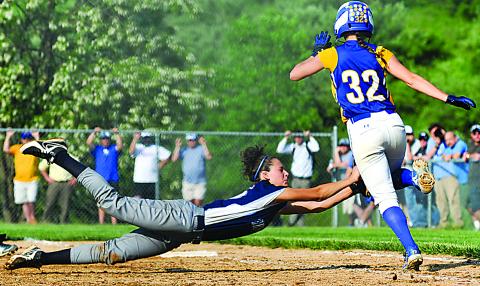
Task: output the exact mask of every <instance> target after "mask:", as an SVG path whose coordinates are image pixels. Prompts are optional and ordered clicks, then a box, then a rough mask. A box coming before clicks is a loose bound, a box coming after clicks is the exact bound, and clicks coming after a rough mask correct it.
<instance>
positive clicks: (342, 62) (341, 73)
mask: <svg viewBox="0 0 480 286" xmlns="http://www.w3.org/2000/svg"><path fill="white" fill-rule="evenodd" d="M366 44H367V45H368V46H370V47H371V48H372V49H373V50H374V51H376V53H377V54H379V55H380V56H381V58H382V59H383V61H382V60H381V59H380V58H377V57H376V56H375V55H374V54H373V53H371V52H369V51H368V50H367V49H365V48H363V47H361V46H359V45H358V42H357V41H355V40H349V41H346V42H345V43H344V44H342V45H340V46H338V47H332V48H329V49H326V50H324V51H322V52H320V53H318V55H317V58H318V59H319V60H320V61H321V62H322V64H323V66H324V67H325V68H326V69H328V70H329V71H330V77H331V81H332V93H333V97H334V98H335V101H336V102H337V103H338V104H339V105H340V109H341V115H342V120H343V122H346V121H347V120H348V119H349V118H352V117H355V116H358V115H361V114H368V113H372V112H379V111H384V110H386V111H391V112H394V111H395V105H394V103H393V100H392V97H391V95H390V93H389V91H388V89H387V83H386V75H387V74H386V70H385V69H384V67H385V63H388V61H389V60H390V58H391V57H392V56H393V54H392V52H390V51H389V50H387V49H385V48H383V47H381V46H376V45H373V44H369V43H366Z"/></svg>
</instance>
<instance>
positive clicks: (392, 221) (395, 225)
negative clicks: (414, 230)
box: [382, 207, 419, 251]
mask: <svg viewBox="0 0 480 286" xmlns="http://www.w3.org/2000/svg"><path fill="white" fill-rule="evenodd" d="M382 216H383V219H384V220H385V222H386V223H387V224H388V226H389V227H390V228H391V229H392V230H393V232H394V233H395V235H397V237H398V239H399V240H400V242H401V243H402V245H403V247H404V248H405V250H407V251H409V250H412V249H415V250H419V249H418V246H417V244H416V243H415V241H413V237H412V235H411V234H410V230H409V229H408V225H407V218H406V217H405V214H404V213H403V211H402V209H401V208H400V207H390V208H388V209H386V210H385V211H384V212H383V214H382Z"/></svg>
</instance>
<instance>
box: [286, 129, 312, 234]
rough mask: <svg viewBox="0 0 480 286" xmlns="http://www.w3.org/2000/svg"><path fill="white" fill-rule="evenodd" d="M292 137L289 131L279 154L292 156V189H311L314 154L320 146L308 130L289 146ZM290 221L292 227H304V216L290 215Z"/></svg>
mask: <svg viewBox="0 0 480 286" xmlns="http://www.w3.org/2000/svg"><path fill="white" fill-rule="evenodd" d="M290 135H292V132H291V131H290V130H287V131H286V132H285V137H284V138H283V139H282V140H280V142H279V143H278V146H277V153H280V154H291V155H292V158H293V159H292V167H291V169H290V172H291V174H292V177H293V179H292V184H291V186H292V188H310V185H311V180H312V174H313V164H314V158H313V156H314V155H313V153H315V152H318V151H319V150H320V146H319V145H318V142H317V140H315V138H314V137H313V136H312V135H311V134H310V131H308V130H306V131H304V132H303V136H302V135H301V132H297V133H296V134H295V135H294V136H293V141H294V142H293V143H288V144H287V141H288V138H290ZM288 220H289V223H288V224H289V225H290V226H293V225H298V226H303V225H304V220H303V215H301V214H294V215H290V216H289V218H288Z"/></svg>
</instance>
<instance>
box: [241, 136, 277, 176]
mask: <svg viewBox="0 0 480 286" xmlns="http://www.w3.org/2000/svg"><path fill="white" fill-rule="evenodd" d="M263 148H264V147H263V146H258V145H257V146H254V147H248V148H246V149H245V150H243V151H242V152H241V153H240V156H241V157H242V163H243V175H245V177H247V178H248V179H249V180H250V181H252V182H258V181H260V173H261V172H262V171H270V166H271V165H272V158H273V157H269V156H267V155H266V154H265V152H264V151H263Z"/></svg>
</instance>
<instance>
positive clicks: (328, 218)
mask: <svg viewBox="0 0 480 286" xmlns="http://www.w3.org/2000/svg"><path fill="white" fill-rule="evenodd" d="M9 129H10V128H9ZM7 130H8V129H6V128H0V132H1V135H0V140H2V142H4V141H5V132H6V131H7ZM11 130H14V131H15V132H16V133H15V134H14V136H13V137H12V139H11V140H10V141H11V142H10V145H13V144H16V143H19V142H20V133H21V132H23V131H31V129H30V130H27V129H22V128H14V129H11ZM37 131H39V132H40V135H41V138H57V137H61V138H65V139H66V140H67V142H68V145H69V152H70V153H71V154H73V155H74V156H76V157H77V158H78V159H79V160H80V161H81V162H83V163H85V164H86V165H87V166H90V167H92V168H95V162H94V158H93V157H92V155H91V154H90V151H89V148H88V145H87V143H86V140H87V137H88V135H89V134H90V133H91V132H92V131H93V130H61V129H38V130H37ZM135 132H136V131H135V130H121V131H120V135H121V137H122V140H123V150H122V153H121V155H120V157H119V173H120V182H119V191H120V193H121V194H124V195H127V196H132V195H134V193H133V190H134V183H133V170H134V162H135V159H134V158H132V157H131V156H130V155H129V151H128V149H129V146H130V143H131V142H132V139H133V135H134V133H135ZM150 133H152V134H153V135H154V137H155V142H156V144H157V145H160V146H163V147H165V148H166V149H168V150H169V151H171V152H173V149H174V148H175V140H176V139H177V138H181V139H182V140H183V146H185V134H186V133H191V131H188V132H187V131H153V130H150ZM195 133H197V134H199V135H202V136H204V138H205V139H206V141H207V145H208V148H209V149H210V151H211V153H212V160H210V161H207V180H208V182H207V193H206V197H205V202H210V201H212V200H215V199H222V198H228V197H231V196H233V195H236V194H239V193H240V192H242V191H243V190H245V189H246V188H248V187H249V186H250V183H249V181H248V180H247V179H246V178H243V176H242V164H241V161H240V152H241V150H243V149H245V148H246V147H248V146H253V145H265V148H266V151H267V152H268V153H269V154H275V155H276V156H277V157H279V158H280V159H281V160H282V162H283V163H284V165H285V166H286V167H287V168H288V167H289V166H290V165H291V159H292V156H291V155H288V154H287V155H280V154H276V147H277V144H278V142H279V141H280V140H281V139H282V138H283V136H284V133H283V132H272V133H260V132H258V133H257V132H201V131H197V132H195ZM312 135H313V136H314V137H315V138H316V139H317V141H318V142H319V145H320V151H319V152H317V153H313V156H314V160H315V165H314V174H313V177H312V184H313V185H317V184H321V183H326V182H330V181H332V180H333V178H332V176H331V175H330V174H329V173H328V172H326V168H327V165H328V163H329V160H330V159H331V158H332V154H333V152H335V148H336V145H337V144H336V142H337V129H336V127H333V128H332V130H331V131H330V132H324V133H312ZM114 138H115V137H113V138H112V139H114ZM99 140H100V139H99V138H98V136H97V138H96V139H95V141H94V144H99ZM112 144H115V141H112ZM0 154H1V155H0V162H1V163H0V193H1V194H0V203H1V206H2V212H1V213H0V220H1V221H5V222H14V223H15V222H23V221H24V218H23V217H22V208H21V205H16V204H15V203H14V196H13V191H12V190H13V176H14V168H13V158H12V156H10V155H8V154H7V153H5V152H0ZM457 161H458V160H457ZM430 164H433V165H434V164H435V161H432V162H430ZM47 187H48V183H47V182H46V181H45V180H44V179H43V178H42V176H40V175H39V191H38V195H37V201H36V203H35V214H36V217H37V219H38V220H39V221H40V222H41V221H42V219H41V218H42V216H43V213H44V211H45V200H46V190H47ZM181 187H182V171H181V163H180V161H177V162H169V163H168V164H167V165H166V166H164V167H163V169H162V170H161V171H160V179H159V182H158V183H157V184H156V186H155V189H156V190H155V191H156V192H155V193H156V198H159V199H178V198H181V197H182V195H181ZM462 192H464V191H463V190H462ZM360 199H361V198H357V205H360V206H362V204H361V203H358V201H359V200H360ZM434 200H435V199H434V198H432V195H431V194H430V195H428V196H425V198H424V202H425V203H424V204H425V207H426V209H427V222H428V226H429V227H430V226H433V225H435V218H434V217H432V215H434V216H435V201H434ZM462 201H463V199H462ZM462 204H464V203H462ZM363 207H365V205H363ZM55 208H56V209H57V211H56V212H54V213H55V214H58V213H59V210H60V208H59V206H58V205H57V206H55ZM97 211H98V210H97V207H96V204H95V202H94V201H93V199H92V197H91V196H90V195H89V194H88V193H87V191H86V190H85V189H84V188H83V187H80V186H78V185H77V186H75V188H74V191H73V194H71V197H70V205H69V211H68V221H69V222H70V223H96V222H97V221H98V214H97ZM463 212H464V213H463V218H464V219H465V218H467V221H466V223H468V222H469V221H468V218H469V216H468V214H467V213H465V212H466V209H464V210H463ZM407 213H408V211H407ZM53 220H54V222H56V221H57V222H58V218H53ZM283 221H285V224H287V219H286V218H283ZM432 221H433V223H432ZM371 222H373V225H381V219H380V215H379V214H378V212H377V211H373V214H372V217H371ZM351 223H352V221H351V220H349V217H348V215H347V214H345V212H344V211H343V206H342V205H339V206H337V207H334V208H332V209H331V210H328V211H326V212H324V213H320V214H308V215H306V216H305V225H314V226H346V225H349V224H351Z"/></svg>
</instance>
